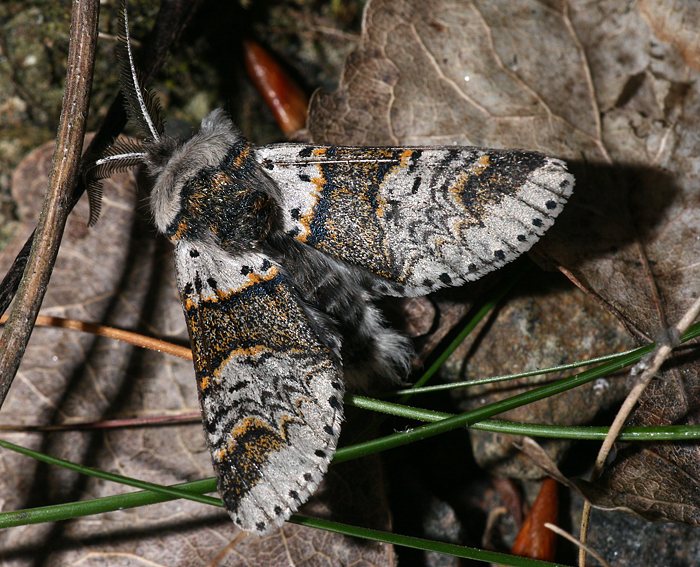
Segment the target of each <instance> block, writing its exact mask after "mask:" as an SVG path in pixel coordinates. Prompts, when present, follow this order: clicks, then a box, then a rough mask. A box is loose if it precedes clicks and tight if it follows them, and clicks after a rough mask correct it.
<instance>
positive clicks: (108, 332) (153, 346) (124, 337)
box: [0, 315, 192, 360]
mask: <svg viewBox="0 0 700 567" xmlns="http://www.w3.org/2000/svg"><path fill="white" fill-rule="evenodd" d="M6 322H7V317H6V316H5V315H3V316H2V317H0V325H3V324H5V323H6ZM36 325H38V326H40V327H56V328H59V329H70V330H71V331H81V332H83V333H90V334H92V335H97V336H99V337H106V338H108V339H114V340H115V341H121V342H123V343H127V344H130V345H134V346H136V347H140V348H145V349H148V350H154V351H157V352H163V353H165V354H171V355H172V356H177V357H178V358H184V359H185V360H192V350H191V349H190V348H189V347H184V346H180V345H178V344H175V343H171V342H169V341H164V340H163V339H156V338H154V337H149V336H148V335H144V334H141V333H136V332H134V331H125V330H124V329H117V328H116V327H110V326H108V325H100V324H98V323H86V322H85V321H79V320H77V319H65V318H64V317H53V316H49V315H39V316H38V317H37V318H36Z"/></svg>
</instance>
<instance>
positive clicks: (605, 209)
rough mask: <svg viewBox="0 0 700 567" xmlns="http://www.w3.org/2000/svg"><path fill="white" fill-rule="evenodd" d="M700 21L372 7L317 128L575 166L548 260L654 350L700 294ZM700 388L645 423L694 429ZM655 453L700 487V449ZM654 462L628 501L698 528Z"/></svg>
mask: <svg viewBox="0 0 700 567" xmlns="http://www.w3.org/2000/svg"><path fill="white" fill-rule="evenodd" d="M657 16H660V18H659V17H657ZM699 17H700V16H699V15H698V11H697V9H696V8H694V7H693V6H692V5H691V3H689V2H683V1H680V0H679V1H675V2H674V1H671V0H667V1H662V2H639V3H634V2H625V3H622V2H617V1H615V0H603V1H600V2H586V1H584V0H576V1H572V2H556V1H548V2H542V1H535V0H529V1H523V2H507V1H504V0H503V1H485V0H484V1H471V2H458V1H449V0H433V1H427V2H420V3H417V2H396V1H390V0H373V1H370V3H369V4H368V7H367V11H366V13H365V19H364V22H365V30H364V33H363V35H362V38H361V41H360V47H359V49H358V51H356V52H355V53H354V54H353V55H352V56H351V57H350V58H349V60H348V62H347V65H346V68H345V71H344V73H343V76H342V79H341V82H340V86H339V89H338V91H337V92H335V93H331V94H326V93H319V94H317V95H316V96H315V97H314V98H313V100H312V105H311V113H310V120H309V129H310V131H311V133H312V135H313V137H314V139H315V140H316V141H319V142H330V143H342V144H349V143H352V144H452V143H459V144H473V145H479V146H491V147H526V148H533V149H539V150H542V151H545V152H546V153H550V154H554V155H558V156H561V157H564V158H566V159H568V160H569V163H570V165H571V166H572V169H573V170H574V172H575V174H576V178H577V186H576V190H575V193H574V197H573V198H572V199H571V201H570V203H569V205H568V206H567V209H566V210H565V212H564V214H563V215H562V217H561V218H560V219H559V220H558V221H557V224H556V226H555V227H554V230H552V231H551V232H550V234H549V235H548V236H547V237H546V238H545V239H544V240H543V242H542V243H540V245H538V247H537V249H536V252H537V254H538V255H539V256H540V257H542V258H543V259H545V260H547V261H548V262H550V263H553V264H556V265H559V266H562V267H563V268H564V269H565V272H566V273H567V275H569V277H570V278H571V279H572V280H573V281H575V282H576V283H577V284H578V285H579V286H580V287H581V288H582V289H584V290H585V291H586V292H587V293H589V294H590V295H592V296H593V297H594V298H595V299H596V300H597V301H599V302H600V303H602V304H603V305H605V306H606V307H607V308H608V309H609V310H610V311H611V312H612V313H614V314H615V315H616V316H617V317H619V319H620V320H621V321H622V322H623V323H624V324H625V325H626V326H627V328H628V329H629V330H630V331H631V333H632V334H633V336H635V337H636V338H638V339H647V340H648V339H650V338H653V337H654V336H655V335H656V334H657V333H658V332H659V331H660V330H662V329H663V328H665V327H666V326H667V325H668V324H669V322H672V321H674V320H676V319H677V318H678V317H679V316H680V315H681V314H682V313H683V312H684V311H685V309H687V307H688V306H689V305H690V303H691V302H692V299H693V298H694V297H696V296H697V294H698V286H699V285H700V284H699V282H700V263H699V262H698V261H697V259H698V257H700V254H699V253H700V239H699V238H698V227H700V206H699V205H700V203H699V201H700V192H699V191H698V187H700V169H699V168H698V166H697V156H698V155H700V139H699V138H698V135H697V132H698V131H700V123H699V122H700V118H699V117H700V86H699V85H700V82H699V81H698V71H697V68H696V66H695V67H693V66H691V65H695V61H696V55H695V54H696V50H697V34H695V31H696V30H697V29H698V26H699V25H700V22H699V21H698V18H699ZM652 20H653V21H652ZM648 22H651V26H653V27H650V25H649V23H648ZM667 41H670V42H672V43H666V42H667ZM569 332H574V333H575V330H567V333H569ZM562 354H564V353H562ZM566 354H571V355H572V357H575V356H576V355H575V354H574V353H573V352H567V353H566ZM699 391H700V384H699V383H698V365H697V362H692V361H691V362H688V363H687V364H686V365H685V366H684V367H683V368H679V367H676V368H674V369H673V370H670V371H669V372H667V373H666V374H665V377H664V382H661V383H659V384H658V386H657V387H656V388H654V389H653V390H652V391H650V392H649V394H648V395H647V396H646V399H645V400H644V401H643V403H642V409H641V410H640V412H638V413H637V423H657V422H664V423H668V422H669V420H674V419H675V421H676V422H677V421H678V420H680V421H681V422H683V421H686V422H689V423H695V422H696V421H697V412H698V405H699V404H698V402H699V400H698V392H699ZM553 403H556V402H553ZM579 403H580V404H584V403H585V402H584V401H583V400H581V401H580V402H579ZM590 409H591V408H587V410H588V412H589V413H590ZM584 413H585V412H584ZM646 450H647V451H652V452H654V455H655V457H659V458H666V459H668V462H669V464H670V466H671V469H673V470H675V475H673V476H675V477H676V478H678V477H679V475H681V474H682V475H689V477H690V478H692V479H693V482H697V479H698V477H699V476H700V465H698V463H700V458H698V457H699V456H700V455H698V453H697V446H695V445H688V446H685V449H684V450H683V451H678V450H676V449H669V450H668V451H667V450H666V449H665V448H664V447H653V448H652V447H649V446H646ZM639 458H640V459H641V461H640V462H639V463H638V464H637V466H635V467H629V468H627V469H626V470H629V471H631V470H634V471H635V472H636V473H637V474H639V473H641V471H646V473H645V474H640V476H639V478H640V479H641V478H643V477H644V476H647V477H649V478H655V480H657V481H658V482H655V483H649V485H648V486H647V487H646V488H647V491H645V492H639V488H638V487H636V483H635V482H629V483H627V482H626V480H627V479H626V477H625V476H624V474H622V471H623V470H625V468H624V467H623V468H620V469H618V471H619V474H620V476H619V478H618V484H619V486H620V487H623V486H628V487H629V488H630V490H632V493H630V494H629V501H628V502H627V504H628V505H630V507H635V500H639V498H642V497H643V498H647V499H650V500H651V501H653V502H654V506H658V507H659V508H662V509H664V510H663V513H664V515H665V517H667V518H675V519H678V520H682V521H685V520H688V519H689V515H688V514H687V513H685V512H679V510H680V508H682V507H683V505H685V506H690V507H691V508H694V507H695V506H696V504H697V502H696V501H695V499H697V494H698V493H697V491H694V492H693V495H694V496H693V499H694V500H693V501H692V502H684V501H680V502H677V501H674V500H673V499H674V498H678V497H681V498H685V497H686V496H690V493H689V492H687V491H685V492H682V493H679V492H677V491H676V490H675V488H676V487H675V486H674V482H675V481H671V482H667V483H665V482H664V481H663V479H664V478H668V477H669V476H671V475H670V474H668V475H662V476H661V477H658V476H655V471H656V466H657V458H654V459H651V458H645V457H644V456H643V455H641V454H640V457H639ZM630 480H633V479H630ZM649 491H650V492H649ZM680 494H683V495H685V496H680ZM667 502H668V503H669V504H668V505H667V504H666V503H667ZM645 505H646V506H648V502H647V504H645ZM656 512H657V513H658V512H659V510H657V511H656Z"/></svg>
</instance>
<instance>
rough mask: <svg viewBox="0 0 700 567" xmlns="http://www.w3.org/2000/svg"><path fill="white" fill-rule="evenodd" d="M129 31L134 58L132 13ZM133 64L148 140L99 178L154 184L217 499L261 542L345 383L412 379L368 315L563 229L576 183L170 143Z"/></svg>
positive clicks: (480, 165)
mask: <svg viewBox="0 0 700 567" xmlns="http://www.w3.org/2000/svg"><path fill="white" fill-rule="evenodd" d="M123 27H124V30H123V33H122V35H123V36H124V38H125V42H126V44H127V45H128V20H127V18H126V10H124V25H123ZM125 53H126V55H125V57H124V59H123V61H124V63H123V64H124V67H125V71H124V72H123V73H122V81H123V82H127V84H125V85H122V88H123V90H124V91H125V92H126V93H128V96H127V101H128V102H129V104H130V105H131V107H132V114H133V113H137V114H138V113H140V119H139V120H138V121H137V122H138V124H140V125H141V128H142V130H143V135H144V136H145V138H146V141H145V143H144V144H141V145H138V146H137V147H133V146H124V145H122V146H117V147H115V149H113V150H112V151H110V152H108V153H107V155H106V156H104V157H103V158H102V159H101V160H98V163H97V164H96V172H98V173H99V174H100V175H97V177H100V176H104V175H107V174H109V171H110V170H116V169H119V168H120V167H125V166H130V165H132V164H133V163H134V162H140V163H143V164H144V165H145V168H146V171H147V172H148V173H149V174H150V176H151V178H152V179H153V188H152V191H151V195H150V207H151V212H152V214H153V218H154V221H155V224H156V227H157V228H158V230H159V231H160V232H161V233H162V234H163V235H165V236H166V237H168V238H169V239H170V240H171V241H172V242H173V244H174V251H175V265H176V269H177V281H178V288H179V290H180V296H181V300H182V304H183V308H184V312H185V318H186V321H187V327H188V330H189V334H190V339H191V342H192V350H193V353H194V361H195V362H194V366H195V374H196V377H197V383H198V391H199V398H200V402H201V407H202V416H203V423H204V428H205V434H206V439H207V442H208V445H209V448H210V450H211V454H212V461H213V464H214V468H215V470H216V473H217V476H218V486H219V491H220V492H221V495H222V497H223V500H224V503H225V505H226V509H227V510H228V512H229V514H230V515H231V517H232V519H233V521H234V522H235V523H236V524H237V525H238V526H240V527H241V528H243V529H246V530H251V531H255V532H257V533H265V532H267V531H269V530H270V529H272V528H274V527H275V526H278V525H279V524H281V523H282V522H283V521H284V520H285V519H286V518H288V517H289V516H290V515H291V514H292V513H293V512H294V511H296V510H297V509H298V508H299V506H300V505H301V504H302V503H303V502H304V501H305V500H306V499H307V498H308V497H309V495H310V494H311V493H312V492H313V491H314V489H315V488H316V486H317V485H318V483H319V482H320V480H321V478H322V476H323V474H324V472H325V471H326V469H327V467H328V464H329V463H330V460H331V458H332V456H333V453H334V451H335V447H336V444H337V441H338V436H339V434H340V423H341V421H342V416H343V411H342V400H343V393H344V389H345V385H344V384H345V383H346V382H348V381H351V382H355V381H356V380H357V379H359V378H364V379H367V378H368V377H370V378H371V377H374V376H380V377H388V378H397V377H402V376H404V375H405V374H406V372H407V370H408V367H409V364H408V361H409V357H410V354H411V346H410V343H409V341H408V340H407V339H406V338H405V337H403V336H401V335H400V334H399V333H397V332H396V331H394V330H392V329H391V328H389V327H387V326H386V324H385V321H384V319H383V317H382V316H381V314H380V312H379V311H378V310H377V308H376V307H375V306H374V304H373V300H374V299H375V298H377V297H378V296H381V295H386V294H389V295H403V296H410V295H420V294H425V293H429V292H430V291H433V290H435V289H438V288H441V287H445V286H452V285H460V284H461V283H463V282H466V281H470V280H474V279H477V278H479V277H481V276H482V275H484V274H485V273H487V272H489V271H491V270H493V269H496V268H498V267H499V266H502V265H503V264H505V263H506V262H509V261H510V260H512V259H514V258H515V257H517V256H518V255H519V254H521V253H522V252H524V251H525V250H528V249H529V248H530V247H531V246H532V245H533V243H534V242H536V241H537V240H538V239H539V237H540V236H541V235H542V234H543V233H544V231H545V230H547V228H548V227H549V226H551V225H552V223H553V222H554V219H555V217H556V216H557V215H558V214H559V213H560V212H561V210H562V207H563V206H564V204H565V202H566V200H567V198H568V197H569V195H570V194H571V191H572V189H573V177H572V176H571V174H569V173H568V172H567V170H566V166H565V164H564V163H563V162H561V161H560V160H557V159H554V158H549V157H546V156H543V155H542V154H539V153H537V152H528V151H514V150H488V149H483V148H473V147H410V148H401V147H374V148H367V147H365V148H360V147H338V146H312V145H307V144H274V145H269V146H263V147H258V148H255V147H253V146H252V145H251V144H250V143H249V142H248V141H247V140H246V139H245V138H244V137H243V136H242V135H241V133H240V132H239V131H238V130H237V129H236V127H235V126H234V125H233V123H232V122H231V120H230V119H229V118H228V117H227V116H226V115H225V114H224V113H223V111H221V110H215V111H213V112H212V113H211V114H209V116H207V117H206V118H205V119H204V120H203V121H202V123H201V126H200V130H199V132H197V133H196V134H194V135H193V136H192V137H191V138H189V139H187V140H175V139H172V138H169V137H168V136H166V135H165V134H164V133H163V128H162V123H161V121H160V120H159V119H157V118H154V117H151V116H149V112H150V109H151V108H156V107H157V105H155V104H154V103H152V102H147V101H148V100H149V97H147V96H145V95H144V94H143V90H142V89H141V87H140V85H139V84H138V78H137V76H138V74H137V73H136V70H135V68H134V64H133V60H132V57H131V52H130V50H128V49H126V50H125ZM341 361H342V364H341Z"/></svg>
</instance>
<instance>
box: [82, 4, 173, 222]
mask: <svg viewBox="0 0 700 567" xmlns="http://www.w3.org/2000/svg"><path fill="white" fill-rule="evenodd" d="M117 55H118V57H119V62H120V66H121V73H120V87H121V92H122V96H123V97H124V100H125V101H126V110H127V114H128V116H129V118H130V119H131V120H132V121H133V122H135V123H136V124H137V125H138V127H139V129H140V130H141V133H142V134H143V135H144V136H146V137H147V138H148V141H149V142H155V143H158V142H160V141H161V137H162V135H163V131H164V126H163V118H162V111H161V108H160V103H159V102H158V99H157V98H156V97H154V96H153V94H152V93H151V92H150V91H149V90H148V89H142V88H141V84H140V80H139V73H138V71H137V70H136V65H135V64H134V55H133V53H132V50H131V35H130V32H129V16H128V14H127V7H126V0H122V3H121V18H120V30H119V46H118V51H117ZM147 156H148V152H146V151H145V150H144V146H143V144H142V143H141V142H137V141H133V140H128V141H125V140H117V141H115V142H114V143H113V144H112V146H111V147H110V148H109V149H108V150H107V151H106V152H105V153H104V155H103V156H102V157H101V158H100V159H98V160H97V161H96V162H95V163H94V164H93V165H92V166H91V167H90V168H88V169H87V171H86V172H85V181H86V185H87V194H88V202H89V204H90V220H89V222H88V226H94V225H95V223H96V222H97V220H98V219H99V216H100V211H101V209H102V184H101V180H102V179H105V178H106V177H109V176H110V175H112V174H113V173H116V172H117V171H122V170H124V169H127V168H130V167H134V166H135V165H139V164H141V163H143V162H144V160H145V159H146V157H147Z"/></svg>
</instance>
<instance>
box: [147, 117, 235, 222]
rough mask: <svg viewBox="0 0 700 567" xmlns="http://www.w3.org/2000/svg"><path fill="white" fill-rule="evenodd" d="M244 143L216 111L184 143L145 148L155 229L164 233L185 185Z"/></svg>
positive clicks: (155, 145) (179, 201)
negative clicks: (234, 147) (232, 148)
mask: <svg viewBox="0 0 700 567" xmlns="http://www.w3.org/2000/svg"><path fill="white" fill-rule="evenodd" d="M241 141H244V139H243V136H242V135H241V133H240V132H239V131H238V129H237V128H236V127H235V126H234V125H233V122H231V120H230V119H229V118H228V116H227V115H226V113H225V112H224V111H223V110H222V109H220V108H217V109H216V110H214V111H212V112H211V113H210V114H209V115H208V116H206V117H205V118H204V120H202V123H201V125H200V129H199V131H198V132H197V133H196V134H194V135H193V136H192V137H191V138H189V139H188V140H186V141H184V142H176V143H175V144H174V145H173V146H168V147H165V146H164V145H163V143H162V142H159V143H154V144H150V145H147V146H146V150H147V152H146V153H147V155H146V157H145V160H144V161H145V163H146V168H147V171H148V173H149V174H150V175H151V176H152V177H153V179H154V183H153V190H152V191H151V197H150V205H151V213H152V214H153V220H154V221H155V225H156V227H157V228H158V230H159V231H160V232H161V233H167V229H168V227H170V226H171V225H172V224H173V222H174V221H175V219H176V217H177V215H178V213H179V212H180V208H181V197H180V196H181V193H182V189H183V187H184V186H185V184H186V183H187V182H188V181H189V180H190V179H191V178H192V177H194V176H195V175H196V174H197V172H199V171H200V170H201V169H203V168H205V167H210V166H217V165H219V164H220V163H221V161H222V160H223V159H224V157H225V156H226V153H227V152H228V150H229V149H230V148H231V147H232V146H234V145H235V144H237V143H240V142H241Z"/></svg>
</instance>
